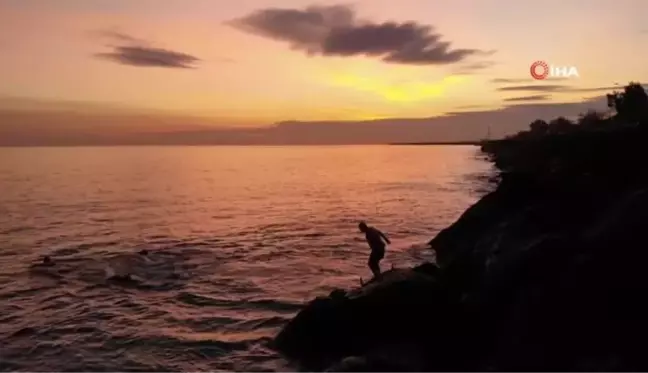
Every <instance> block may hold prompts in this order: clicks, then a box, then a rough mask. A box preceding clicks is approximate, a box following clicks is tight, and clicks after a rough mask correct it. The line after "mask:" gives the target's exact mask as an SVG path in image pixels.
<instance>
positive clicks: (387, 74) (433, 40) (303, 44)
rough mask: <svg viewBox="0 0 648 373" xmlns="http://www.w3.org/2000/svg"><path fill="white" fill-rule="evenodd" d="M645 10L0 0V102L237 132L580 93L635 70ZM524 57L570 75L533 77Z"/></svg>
mask: <svg viewBox="0 0 648 373" xmlns="http://www.w3.org/2000/svg"><path fill="white" fill-rule="evenodd" d="M646 14H648V2H647V1H645V0H617V1H610V0H545V1H542V2H538V1H535V2H525V1H517V0H452V1H433V0H398V1H394V0H358V1H355V2H348V3H344V2H337V1H325V0H322V1H318V2H314V3H309V2H305V1H303V0H56V1H46V0H0V51H1V52H0V108H2V109H7V108H9V109H15V108H17V107H20V108H22V109H25V108H28V109H29V110H34V111H37V110H41V109H42V108H43V107H49V108H52V107H57V106H60V107H66V106H65V105H68V107H77V108H81V107H84V108H88V107H94V108H95V109H96V110H98V111H101V110H102V108H104V109H106V108H108V109H106V110H111V109H110V108H114V107H129V108H133V109H145V110H152V111H156V112H157V111H159V112H160V113H161V115H176V116H192V117H203V118H207V119H208V120H209V121H211V122H210V123H212V122H213V123H215V124H217V125H227V126H239V127H243V126H245V127H246V128H247V127H249V126H268V125H272V124H273V123H275V122H279V121H284V120H300V121H311V120H326V121H341V120H367V119H378V118H392V117H396V118H423V117H433V116H439V115H443V114H444V113H448V112H457V111H473V110H479V111H485V110H486V111H487V110H491V109H497V108H502V107H504V106H509V105H514V104H529V103H532V104H542V103H569V102H576V101H583V100H584V99H589V98H593V97H596V96H600V95H601V94H604V93H605V92H606V91H605V90H599V88H606V87H610V86H614V84H615V83H620V84H624V83H627V82H628V81H630V80H642V79H644V80H648V79H646V78H648V49H646V48H645V46H646V45H648V23H646V19H645V16H646ZM536 60H544V61H547V62H548V63H549V64H554V65H570V66H576V67H577V69H578V72H579V74H580V77H579V78H570V79H568V80H563V81H554V82H552V81H541V82H537V81H533V80H532V78H531V77H530V74H529V66H530V65H531V63H533V62H534V61H536ZM642 83H645V81H642ZM93 105H94V106H93ZM95 109H93V110H95ZM0 120H2V119H0ZM5 124H6V123H5Z"/></svg>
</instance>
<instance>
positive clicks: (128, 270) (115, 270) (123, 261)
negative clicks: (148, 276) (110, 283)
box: [105, 249, 150, 281]
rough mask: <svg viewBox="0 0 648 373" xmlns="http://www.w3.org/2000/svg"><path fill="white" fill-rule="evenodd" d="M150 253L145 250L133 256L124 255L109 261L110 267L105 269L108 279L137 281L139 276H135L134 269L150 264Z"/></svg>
mask: <svg viewBox="0 0 648 373" xmlns="http://www.w3.org/2000/svg"><path fill="white" fill-rule="evenodd" d="M148 255H149V251H148V250H146V249H144V250H140V251H138V252H137V254H136V255H133V254H122V255H118V256H115V257H112V258H109V259H108V263H107V264H108V266H107V268H106V269H105V270H106V275H107V277H108V279H112V280H117V281H136V280H138V278H137V276H135V275H133V273H132V272H133V271H134V269H136V268H137V267H138V266H140V265H142V264H145V263H149V262H150V259H149V256H148Z"/></svg>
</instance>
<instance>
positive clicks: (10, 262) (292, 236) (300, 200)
mask: <svg viewBox="0 0 648 373" xmlns="http://www.w3.org/2000/svg"><path fill="white" fill-rule="evenodd" d="M490 172H491V165H490V164H489V163H487V162H486V161H484V160H483V159H482V158H481V156H480V155H479V153H478V150H477V148H475V147H461V146H447V147H432V146H430V147H426V146H418V147H406V146H345V147H102V148H0V238H1V239H0V370H32V371H35V370H36V371H38V370H50V371H51V370H54V371H57V370H67V371H108V370H110V371H124V370H146V371H207V370H211V371H214V370H230V371H231V370H236V371H240V370H247V371H261V370H286V369H293V368H292V367H290V366H289V365H287V363H286V362H285V361H283V360H282V359H281V358H280V357H279V356H277V355H276V354H275V353H274V352H273V351H272V350H271V349H269V348H268V341H270V339H271V338H272V336H273V335H275V334H276V332H277V331H278V329H279V328H280V327H281V326H282V325H283V324H284V323H285V322H286V321H287V320H289V319H290V318H291V316H293V315H294V314H295V313H296V312H297V311H298V310H299V308H300V306H301V305H303V304H304V303H305V302H307V301H308V300H310V299H312V298H313V297H315V296H317V295H322V294H326V293H327V292H329V291H330V290H331V289H333V288H335V287H345V288H348V287H352V286H356V285H358V283H359V278H360V277H364V278H365V279H366V278H369V277H370V272H369V270H368V269H367V268H366V261H367V258H368V249H367V248H366V245H365V244H364V243H363V241H362V238H363V237H362V235H361V234H359V233H358V232H357V221H358V220H359V219H365V220H366V221H367V222H368V223H369V224H370V225H375V226H376V227H378V228H380V229H382V230H383V231H385V232H386V233H387V234H388V235H389V236H390V238H391V239H392V241H393V245H392V246H391V247H390V248H389V249H388V252H387V256H386V258H385V260H384V261H383V267H384V268H386V267H391V266H392V265H394V266H397V267H402V266H407V265H411V264H416V263H419V262H421V261H423V260H426V259H431V254H430V253H429V252H428V251H427V250H425V249H424V248H423V244H424V243H425V242H427V241H428V240H429V239H430V238H432V237H433V236H434V235H435V234H436V232H438V231H439V230H440V229H442V228H444V227H445V226H447V225H448V224H450V223H452V222H453V221H454V220H455V219H456V218H457V217H458V216H459V215H460V214H461V213H462V212H463V211H464V210H465V209H466V207H468V206H469V205H470V204H471V203H473V202H474V201H475V200H476V199H477V198H479V197H480V196H481V195H482V194H483V193H484V191H485V188H486V185H487V184H486V183H485V181H484V179H485V178H486V177H487V176H488V175H489V174H490ZM144 248H146V249H148V250H150V251H151V254H150V255H149V256H150V259H149V263H148V264H145V265H138V266H135V267H133V268H135V269H134V271H136V272H137V276H139V278H140V280H139V281H137V282H134V283H129V284H119V283H114V282H111V281H107V280H106V268H108V267H110V266H114V264H112V263H114V262H113V260H114V259H113V257H114V256H115V255H118V254H122V255H123V254H130V255H134V254H132V253H134V252H136V251H138V250H141V249H144ZM43 255H50V256H51V257H52V258H54V260H55V261H56V262H57V265H56V266H55V268H53V269H52V268H50V269H45V270H34V269H31V268H30V265H31V264H32V263H34V262H37V261H38V260H40V259H41V258H42V256H43Z"/></svg>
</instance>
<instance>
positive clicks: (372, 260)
mask: <svg viewBox="0 0 648 373" xmlns="http://www.w3.org/2000/svg"><path fill="white" fill-rule="evenodd" d="M384 256H385V251H384V249H383V250H380V248H378V249H372V250H371V255H369V263H368V264H369V269H371V272H372V273H373V275H374V277H378V276H380V260H381V259H382V258H383V257H384Z"/></svg>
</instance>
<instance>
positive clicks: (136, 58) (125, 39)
mask: <svg viewBox="0 0 648 373" xmlns="http://www.w3.org/2000/svg"><path fill="white" fill-rule="evenodd" d="M93 34H94V35H96V36H99V37H102V38H104V39H107V40H111V41H112V43H109V44H108V45H107V47H108V48H110V49H111V50H112V51H111V52H105V53H96V54H95V55H94V56H95V57H97V58H101V59H106V60H109V61H112V62H116V63H119V64H122V65H129V66H137V67H164V68H177V69H192V68H195V67H196V66H195V64H196V63H198V62H199V61H200V59H199V58H198V57H195V56H193V55H190V54H188V53H182V52H177V51H173V50H169V49H164V48H159V47H154V46H151V45H150V43H148V42H147V41H145V40H142V39H138V38H136V37H133V36H130V35H128V34H124V33H122V32H118V31H113V30H99V31H95V32H93Z"/></svg>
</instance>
